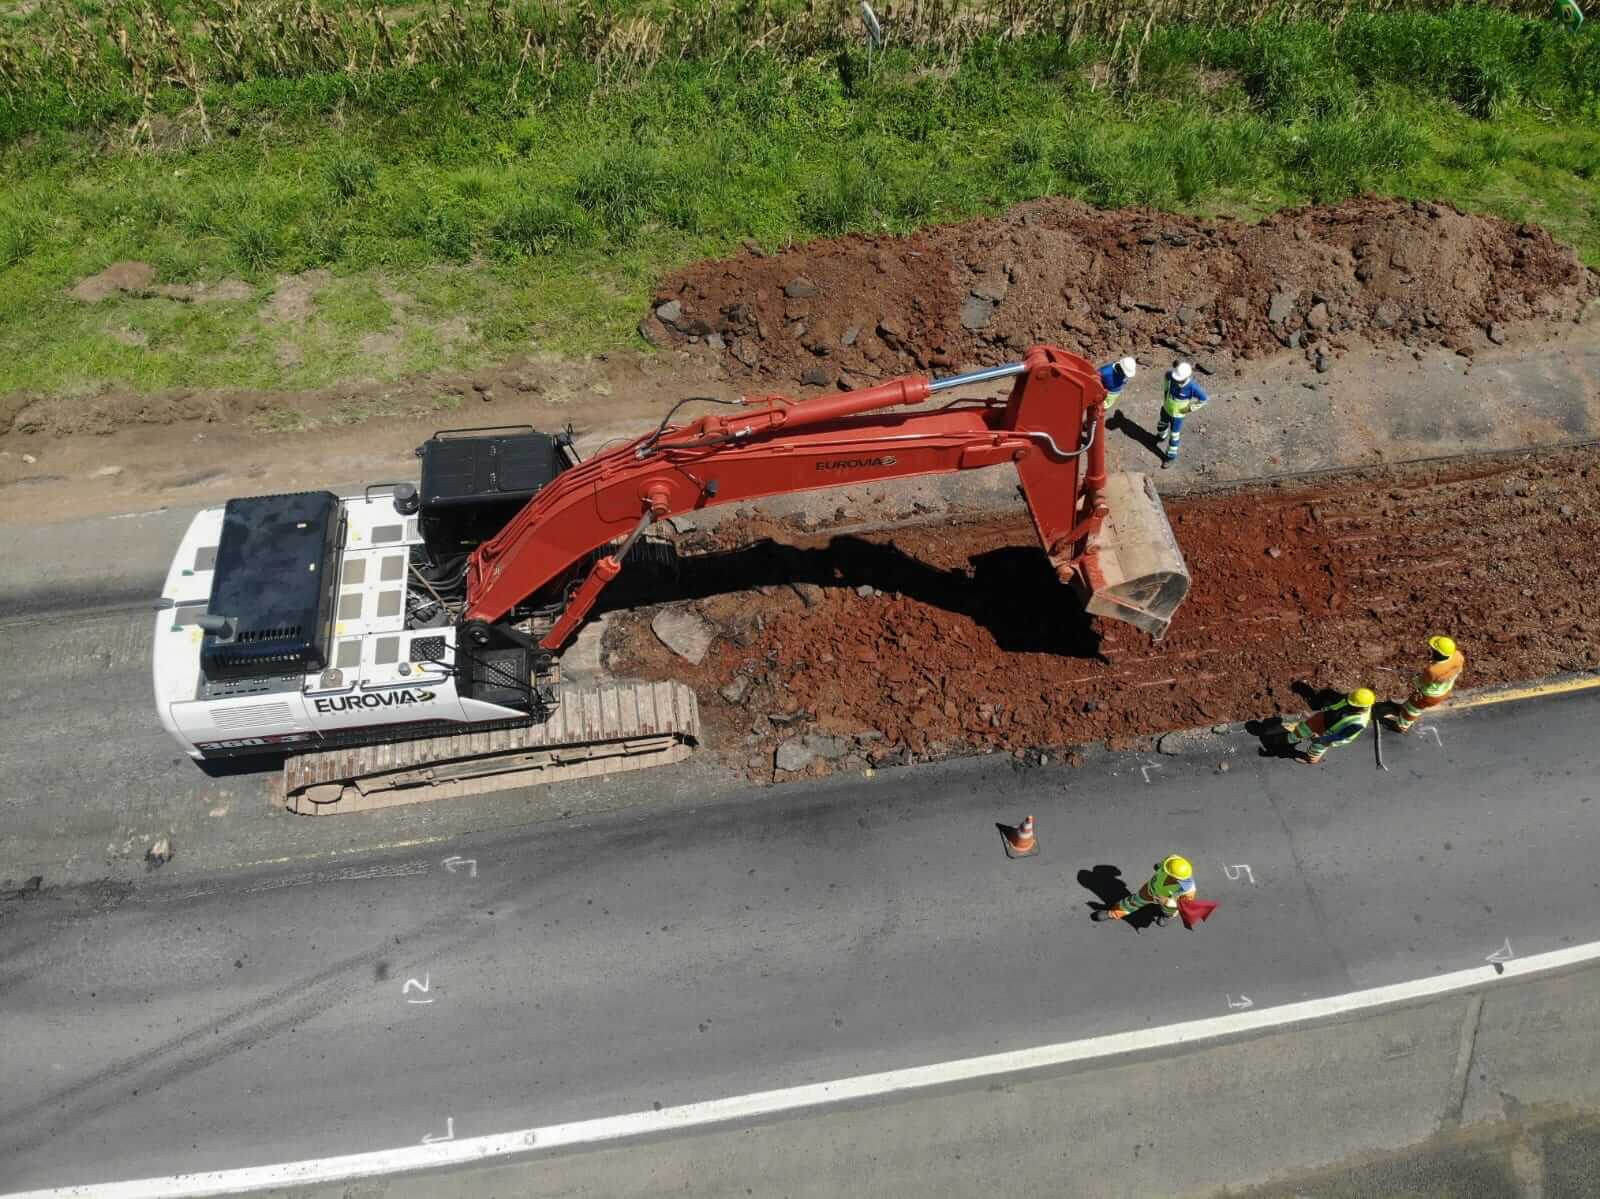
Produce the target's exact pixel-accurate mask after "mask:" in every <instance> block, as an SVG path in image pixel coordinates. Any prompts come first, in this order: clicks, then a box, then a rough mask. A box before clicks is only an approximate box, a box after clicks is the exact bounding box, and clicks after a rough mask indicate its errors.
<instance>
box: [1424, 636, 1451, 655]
mask: <svg viewBox="0 0 1600 1199" xmlns="http://www.w3.org/2000/svg"><path fill="white" fill-rule="evenodd" d="M1428 648H1429V649H1431V650H1432V651H1433V652H1434V653H1436V654H1438V655H1439V656H1440V657H1441V658H1448V657H1450V656H1451V655H1452V654H1454V653H1455V652H1456V643H1455V642H1454V641H1452V640H1450V638H1448V637H1442V636H1441V637H1429V638H1428Z"/></svg>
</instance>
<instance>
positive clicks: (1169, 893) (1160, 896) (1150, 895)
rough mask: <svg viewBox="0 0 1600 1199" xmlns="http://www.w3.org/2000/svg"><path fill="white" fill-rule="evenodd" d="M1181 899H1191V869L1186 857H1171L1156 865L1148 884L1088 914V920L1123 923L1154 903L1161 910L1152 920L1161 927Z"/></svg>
mask: <svg viewBox="0 0 1600 1199" xmlns="http://www.w3.org/2000/svg"><path fill="white" fill-rule="evenodd" d="M1184 898H1188V899H1193V898H1195V885H1194V867H1193V866H1192V865H1191V864H1190V862H1189V859H1188V858H1185V857H1180V856H1179V855H1178V854H1172V855H1171V856H1169V857H1167V858H1165V859H1164V860H1162V861H1161V862H1159V863H1158V864H1157V865H1156V872H1155V873H1154V874H1153V875H1151V876H1150V881H1149V882H1147V883H1145V884H1144V885H1143V886H1141V887H1140V888H1139V890H1138V891H1137V892H1135V893H1134V894H1132V895H1129V896H1128V897H1127V898H1126V899H1124V900H1122V902H1120V903H1114V904H1112V905H1111V906H1110V907H1109V908H1106V909H1105V910H1104V911H1099V912H1091V913H1089V919H1091V920H1096V921H1099V920H1125V919H1126V918H1127V917H1129V916H1131V915H1133V913H1135V912H1137V911H1138V910H1139V909H1140V908H1147V907H1149V906H1150V905H1151V904H1153V903H1158V904H1160V905H1161V911H1160V912H1159V913H1158V914H1157V915H1156V920H1157V921H1158V922H1159V923H1162V924H1165V923H1166V922H1167V919H1168V918H1169V917H1172V916H1176V915H1177V914H1178V900H1180V899H1184Z"/></svg>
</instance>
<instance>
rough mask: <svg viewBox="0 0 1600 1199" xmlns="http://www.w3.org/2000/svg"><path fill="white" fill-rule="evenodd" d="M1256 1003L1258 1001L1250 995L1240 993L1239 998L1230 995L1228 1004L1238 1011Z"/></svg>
mask: <svg viewBox="0 0 1600 1199" xmlns="http://www.w3.org/2000/svg"><path fill="white" fill-rule="evenodd" d="M1255 1005H1256V1001H1255V1000H1254V999H1251V998H1250V996H1248V995H1240V996H1239V998H1238V999H1235V998H1234V997H1233V996H1232V995H1229V996H1228V1006H1229V1007H1230V1008H1234V1009H1236V1010H1238V1011H1243V1010H1244V1009H1245V1008H1252V1007H1255Z"/></svg>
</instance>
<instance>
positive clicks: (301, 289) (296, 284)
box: [261, 270, 333, 324]
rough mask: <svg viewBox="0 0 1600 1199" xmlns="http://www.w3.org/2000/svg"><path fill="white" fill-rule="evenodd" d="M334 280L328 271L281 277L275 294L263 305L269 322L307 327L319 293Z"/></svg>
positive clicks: (275, 284) (274, 285)
mask: <svg viewBox="0 0 1600 1199" xmlns="http://www.w3.org/2000/svg"><path fill="white" fill-rule="evenodd" d="M332 278H333V276H331V275H330V274H329V273H328V272H327V271H320V270H318V271H303V272H301V273H300V274H298V275H279V276H278V278H277V279H276V280H275V281H274V283H273V286H272V295H271V297H270V298H269V299H268V300H267V302H266V304H264V305H263V306H262V309H261V315H262V317H263V318H264V319H265V320H268V321H274V322H277V323H279V324H303V323H304V322H305V321H306V320H307V319H308V318H309V317H310V316H311V314H312V311H313V309H314V307H315V305H316V299H317V292H319V291H321V290H322V289H323V288H324V287H326V286H327V285H328V283H329V281H330V280H331V279H332Z"/></svg>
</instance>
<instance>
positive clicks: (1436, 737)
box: [1422, 724, 1444, 749]
mask: <svg viewBox="0 0 1600 1199" xmlns="http://www.w3.org/2000/svg"><path fill="white" fill-rule="evenodd" d="M1422 731H1423V732H1424V733H1432V734H1433V743H1434V744H1435V745H1437V746H1438V747H1439V748H1440V749H1443V748H1444V738H1443V737H1441V736H1439V730H1438V729H1436V728H1434V727H1433V726H1432V725H1431V724H1426V725H1423V726H1422Z"/></svg>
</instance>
